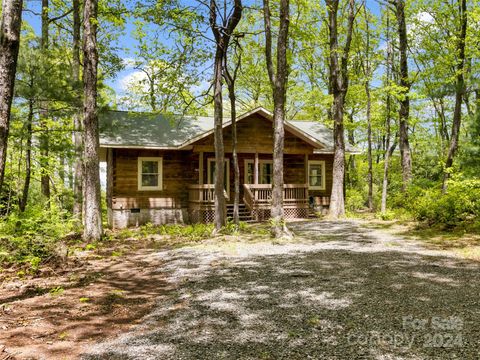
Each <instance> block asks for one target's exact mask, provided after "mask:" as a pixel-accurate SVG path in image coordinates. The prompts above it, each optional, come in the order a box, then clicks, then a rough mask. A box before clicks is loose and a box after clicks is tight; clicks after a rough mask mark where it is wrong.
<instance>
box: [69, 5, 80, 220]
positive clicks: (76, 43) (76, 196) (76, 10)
mask: <svg viewBox="0 0 480 360" xmlns="http://www.w3.org/2000/svg"><path fill="white" fill-rule="evenodd" d="M80 11H81V9H80V0H73V54H72V55H73V56H72V57H73V63H72V78H73V81H74V86H75V92H77V93H78V94H79V97H80V95H81V94H80V87H79V85H80V45H81V37H80V29H81V23H80ZM79 105H80V103H79ZM73 129H74V133H73V143H74V148H75V161H74V175H73V181H74V183H73V216H74V217H75V219H76V220H77V222H78V224H81V223H82V208H83V201H82V188H83V184H82V182H83V139H82V115H81V110H80V106H79V108H78V109H77V110H76V111H75V114H74V115H73Z"/></svg>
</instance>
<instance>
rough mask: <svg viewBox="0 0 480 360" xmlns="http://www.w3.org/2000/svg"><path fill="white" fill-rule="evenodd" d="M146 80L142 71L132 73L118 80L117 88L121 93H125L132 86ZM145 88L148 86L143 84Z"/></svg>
mask: <svg viewBox="0 0 480 360" xmlns="http://www.w3.org/2000/svg"><path fill="white" fill-rule="evenodd" d="M146 79H147V75H146V74H145V73H144V72H143V71H140V70H137V71H133V72H131V73H129V74H127V75H125V76H124V77H122V78H121V79H120V80H118V84H119V88H120V90H121V91H126V90H128V88H129V87H131V86H132V85H135V84H138V83H140V82H141V81H145V80H146ZM145 86H148V85H147V84H146V83H145Z"/></svg>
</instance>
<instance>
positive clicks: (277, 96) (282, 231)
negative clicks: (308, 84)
mask: <svg viewBox="0 0 480 360" xmlns="http://www.w3.org/2000/svg"><path fill="white" fill-rule="evenodd" d="M263 12H264V25H265V57H266V62H267V71H268V76H269V80H270V85H271V88H272V95H273V108H274V109H273V184H272V208H271V217H272V228H271V233H272V235H273V236H274V237H275V238H283V237H287V238H288V237H291V236H292V234H291V233H290V231H289V230H288V228H287V226H286V224H285V216H284V210H283V193H284V183H283V149H284V142H285V128H284V124H285V103H286V98H287V80H288V62H287V47H288V28H289V23H290V18H289V17H290V3H289V0H280V21H279V29H278V37H277V49H276V50H277V54H276V55H277V61H276V71H275V70H274V65H273V59H272V25H271V20H270V17H271V14H270V4H269V0H263Z"/></svg>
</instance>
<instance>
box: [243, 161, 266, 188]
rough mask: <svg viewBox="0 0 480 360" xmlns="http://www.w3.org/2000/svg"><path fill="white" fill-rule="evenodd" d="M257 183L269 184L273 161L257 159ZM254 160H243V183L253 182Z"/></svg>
mask: <svg viewBox="0 0 480 360" xmlns="http://www.w3.org/2000/svg"><path fill="white" fill-rule="evenodd" d="M258 172H259V174H258V183H259V184H271V183H272V180H273V161H272V160H258ZM254 176H255V160H245V175H244V180H245V184H253V183H254V182H255V178H254Z"/></svg>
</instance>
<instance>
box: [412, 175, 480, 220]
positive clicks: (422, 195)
mask: <svg viewBox="0 0 480 360" xmlns="http://www.w3.org/2000/svg"><path fill="white" fill-rule="evenodd" d="M412 211H413V214H414V216H415V218H416V219H418V220H421V221H426V222H427V223H428V224H430V225H434V224H435V225H441V226H444V227H446V228H454V227H457V226H464V225H469V224H475V222H476V223H477V225H478V223H479V220H480V180H478V179H474V180H473V179H471V180H450V181H449V182H448V191H447V192H446V193H445V194H442V192H441V190H440V189H429V190H421V191H419V192H418V193H417V194H416V195H415V201H414V202H413V203H412Z"/></svg>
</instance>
